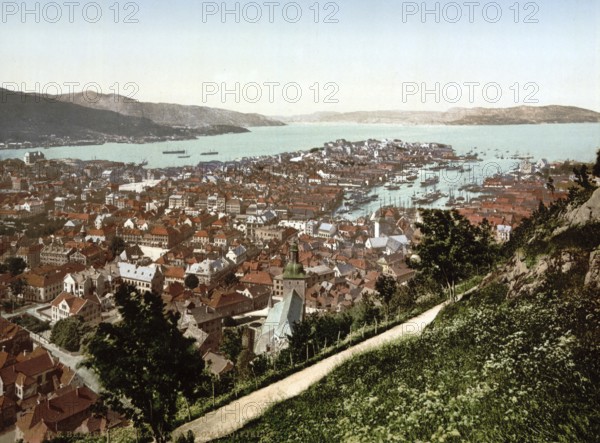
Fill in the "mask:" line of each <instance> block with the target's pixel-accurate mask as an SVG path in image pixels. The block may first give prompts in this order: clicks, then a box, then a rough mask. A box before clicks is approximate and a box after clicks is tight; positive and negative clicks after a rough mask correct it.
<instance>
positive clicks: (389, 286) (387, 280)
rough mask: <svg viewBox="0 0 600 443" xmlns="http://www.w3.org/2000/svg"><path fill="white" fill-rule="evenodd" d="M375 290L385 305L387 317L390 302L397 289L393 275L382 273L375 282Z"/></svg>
mask: <svg viewBox="0 0 600 443" xmlns="http://www.w3.org/2000/svg"><path fill="white" fill-rule="evenodd" d="M375 290H376V291H377V293H378V294H379V299H380V300H381V303H383V306H384V307H385V313H386V317H387V316H389V314H390V302H391V301H392V298H393V297H394V295H395V294H396V291H397V290H398V283H397V282H396V279H395V278H394V277H391V276H388V275H383V274H382V275H380V276H379V278H378V279H377V281H376V282H375Z"/></svg>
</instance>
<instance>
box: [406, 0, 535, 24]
mask: <svg viewBox="0 0 600 443" xmlns="http://www.w3.org/2000/svg"><path fill="white" fill-rule="evenodd" d="M539 12H540V5H539V4H538V3H535V2H526V3H518V2H515V3H513V4H511V5H510V6H504V7H503V6H502V5H501V4H500V3H497V2H487V3H480V2H462V3H458V2H445V3H442V2H427V3H426V2H422V3H417V2H403V3H402V23H408V22H410V21H413V22H414V21H420V22H421V23H442V22H444V23H459V22H464V21H468V22H469V23H475V22H477V21H480V22H485V23H498V22H500V21H501V20H502V19H503V18H504V19H505V20H512V21H513V22H514V23H539V19H538V18H537V17H538V13H539Z"/></svg>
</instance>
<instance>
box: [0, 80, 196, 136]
mask: <svg viewBox="0 0 600 443" xmlns="http://www.w3.org/2000/svg"><path fill="white" fill-rule="evenodd" d="M0 94H2V96H3V103H2V106H0V142H2V143H7V142H25V141H28V142H31V143H32V144H34V145H35V144H49V145H52V144H54V143H55V140H57V139H58V140H61V143H68V142H69V141H76V140H86V141H95V142H103V141H110V140H112V141H136V142H138V141H145V140H153V141H156V140H164V139H172V138H180V139H187V138H193V137H194V136H195V135H196V134H195V133H193V131H189V130H185V129H181V128H173V127H169V126H165V125H161V124H157V123H155V122H153V121H152V120H150V119H148V118H140V117H131V116H126V115H122V114H119V113H116V112H112V111H106V110H97V109H92V108H86V107H83V106H78V105H76V104H72V103H62V102H59V101H53V100H48V99H47V98H45V97H40V96H39V95H36V94H24V93H20V92H18V93H13V92H9V91H6V90H1V89H0Z"/></svg>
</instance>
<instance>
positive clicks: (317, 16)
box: [202, 2, 340, 23]
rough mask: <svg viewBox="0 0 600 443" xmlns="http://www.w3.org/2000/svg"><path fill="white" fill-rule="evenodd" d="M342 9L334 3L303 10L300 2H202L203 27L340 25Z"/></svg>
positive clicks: (308, 7)
mask: <svg viewBox="0 0 600 443" xmlns="http://www.w3.org/2000/svg"><path fill="white" fill-rule="evenodd" d="M339 11H340V6H339V4H337V3H334V2H326V3H318V2H316V3H313V4H311V5H310V6H307V7H302V5H300V3H297V2H287V3H279V2H262V3H258V2H246V3H240V2H230V3H225V2H222V3H217V2H202V23H208V22H209V21H217V20H220V21H221V23H241V22H246V23H275V22H277V21H280V22H285V23H298V22H300V21H301V20H302V19H305V20H309V21H312V22H313V23H339V19H338V13H339Z"/></svg>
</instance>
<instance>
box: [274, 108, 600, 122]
mask: <svg viewBox="0 0 600 443" xmlns="http://www.w3.org/2000/svg"><path fill="white" fill-rule="evenodd" d="M280 119H281V120H283V121H285V122H287V123H360V124H376V123H391V124H406V125H466V126H468V125H535V124H542V123H597V122H600V113H598V112H595V111H590V110H588V109H582V108H576V107H573V106H517V107H512V108H452V109H450V110H448V111H446V112H435V111H357V112H345V113H338V112H319V113H315V114H307V115H296V116H291V117H280Z"/></svg>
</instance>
